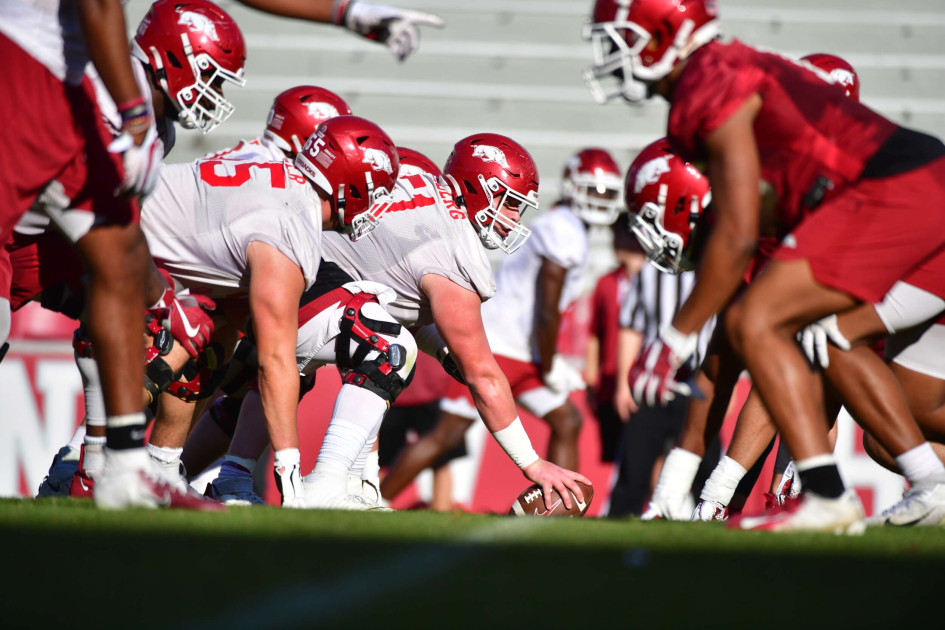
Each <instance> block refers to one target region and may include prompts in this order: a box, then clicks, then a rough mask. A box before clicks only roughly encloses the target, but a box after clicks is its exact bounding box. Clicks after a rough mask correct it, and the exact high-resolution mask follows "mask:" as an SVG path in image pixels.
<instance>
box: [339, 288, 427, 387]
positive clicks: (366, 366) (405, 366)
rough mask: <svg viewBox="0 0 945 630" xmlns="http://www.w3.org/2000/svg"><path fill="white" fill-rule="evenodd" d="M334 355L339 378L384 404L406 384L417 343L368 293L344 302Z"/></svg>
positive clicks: (415, 354)
mask: <svg viewBox="0 0 945 630" xmlns="http://www.w3.org/2000/svg"><path fill="white" fill-rule="evenodd" d="M335 356H336V361H337V364H338V369H339V370H340V371H341V373H342V380H343V381H344V382H345V383H348V384H350V385H356V386H358V387H363V388H365V389H368V390H370V391H372V392H374V393H375V394H377V395H378V396H380V397H381V398H383V399H384V400H385V401H387V402H388V403H392V402H394V400H396V399H397V396H399V395H400V392H402V391H403V390H404V387H406V383H407V379H408V378H409V376H410V373H411V372H412V371H413V366H414V364H415V363H416V361H417V343H416V341H415V340H414V338H413V335H411V334H410V332H409V331H408V330H407V329H406V328H404V327H403V326H401V325H400V324H398V323H396V322H395V321H393V318H392V317H391V316H390V314H388V313H387V311H385V310H384V308H383V307H382V306H381V305H380V304H378V302H377V297H376V296H374V295H372V294H370V293H357V294H355V295H354V296H353V297H352V298H351V299H350V300H349V301H348V303H347V304H346V305H345V308H344V312H343V314H342V318H341V332H340V333H339V335H338V338H337V340H336V341H335Z"/></svg>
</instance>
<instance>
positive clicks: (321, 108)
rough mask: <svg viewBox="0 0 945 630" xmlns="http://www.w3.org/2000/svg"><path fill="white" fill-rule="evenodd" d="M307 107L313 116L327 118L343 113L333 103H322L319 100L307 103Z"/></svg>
mask: <svg viewBox="0 0 945 630" xmlns="http://www.w3.org/2000/svg"><path fill="white" fill-rule="evenodd" d="M305 108H306V109H307V110H308V113H309V115H310V116H312V117H313V118H319V119H327V118H334V117H335V116H340V115H341V114H340V113H338V110H337V109H335V107H334V106H333V105H332V104H331V103H320V102H317V101H316V102H312V103H305Z"/></svg>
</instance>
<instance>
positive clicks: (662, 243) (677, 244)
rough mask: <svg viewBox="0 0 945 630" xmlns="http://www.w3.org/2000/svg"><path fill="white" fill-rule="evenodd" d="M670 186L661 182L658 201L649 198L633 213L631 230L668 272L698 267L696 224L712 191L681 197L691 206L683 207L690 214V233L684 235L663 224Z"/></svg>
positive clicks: (658, 265)
mask: <svg viewBox="0 0 945 630" xmlns="http://www.w3.org/2000/svg"><path fill="white" fill-rule="evenodd" d="M667 188H668V187H667V186H666V184H661V185H660V191H659V197H658V199H657V202H656V203H653V202H652V201H648V202H646V203H644V204H643V206H642V207H641V208H640V210H639V211H638V212H636V213H631V215H630V231H631V232H633V234H634V236H636V237H637V241H639V243H640V246H641V247H642V248H643V251H644V252H645V253H646V257H647V259H648V260H649V261H650V263H651V264H652V265H653V266H654V267H656V268H657V269H659V270H660V271H663V272H666V273H672V274H679V273H682V272H684V271H692V270H693V269H695V266H696V264H695V258H696V254H697V253H698V252H697V251H696V249H697V247H696V246H695V245H696V242H697V241H698V239H697V238H696V231H697V224H698V222H699V217H700V216H701V215H702V211H703V209H704V208H706V207H707V206H708V204H709V203H710V201H711V193H707V195H706V196H705V198H703V199H699V198H698V197H696V196H695V195H690V196H688V197H686V198H683V199H680V200H679V202H680V203H681V204H685V203H688V204H689V208H688V209H685V210H684V211H685V212H687V214H688V216H689V221H688V235H687V238H684V237H683V236H682V235H680V234H677V233H676V232H673V231H671V230H667V229H666V228H665V227H664V225H663V217H664V216H665V214H666V195H667Z"/></svg>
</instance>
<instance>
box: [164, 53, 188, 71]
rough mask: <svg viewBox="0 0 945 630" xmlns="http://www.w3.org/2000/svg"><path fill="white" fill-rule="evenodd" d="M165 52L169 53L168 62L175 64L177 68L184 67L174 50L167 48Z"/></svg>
mask: <svg viewBox="0 0 945 630" xmlns="http://www.w3.org/2000/svg"><path fill="white" fill-rule="evenodd" d="M164 52H165V54H166V55H167V62H168V63H169V64H170V65H172V66H174V67H175V68H183V67H184V66H183V64H181V62H180V61H179V60H178V59H177V57H176V56H175V55H174V53H173V52H171V51H170V50H165V51H164Z"/></svg>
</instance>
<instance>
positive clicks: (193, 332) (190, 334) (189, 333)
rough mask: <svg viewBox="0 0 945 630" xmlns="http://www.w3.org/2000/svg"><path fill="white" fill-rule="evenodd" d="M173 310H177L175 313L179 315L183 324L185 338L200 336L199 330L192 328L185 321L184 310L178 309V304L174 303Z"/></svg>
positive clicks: (186, 320) (187, 321)
mask: <svg viewBox="0 0 945 630" xmlns="http://www.w3.org/2000/svg"><path fill="white" fill-rule="evenodd" d="M174 308H176V309H177V313H178V314H179V315H180V318H181V321H182V322H184V332H186V333H187V336H188V337H196V336H197V335H198V334H200V328H199V327H196V326H192V325H191V324H190V320H189V319H187V316H186V315H184V309H182V308H181V307H180V302H177V301H175V302H174Z"/></svg>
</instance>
